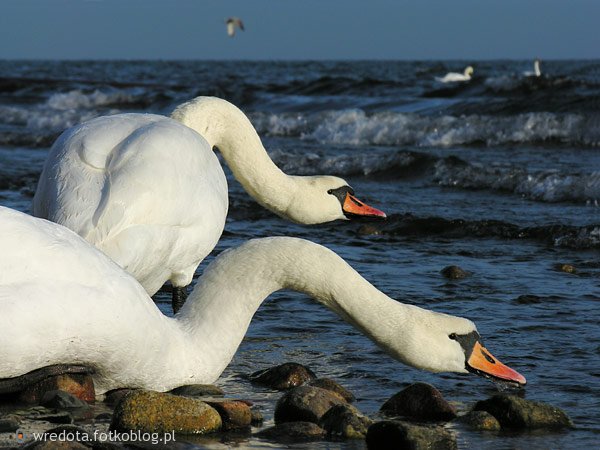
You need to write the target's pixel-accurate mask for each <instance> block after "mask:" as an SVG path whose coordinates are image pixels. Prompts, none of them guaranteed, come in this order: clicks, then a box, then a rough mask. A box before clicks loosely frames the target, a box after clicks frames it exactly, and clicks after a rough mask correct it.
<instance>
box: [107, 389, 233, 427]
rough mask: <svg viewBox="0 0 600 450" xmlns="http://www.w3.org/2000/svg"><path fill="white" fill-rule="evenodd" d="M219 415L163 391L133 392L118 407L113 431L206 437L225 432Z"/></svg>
mask: <svg viewBox="0 0 600 450" xmlns="http://www.w3.org/2000/svg"><path fill="white" fill-rule="evenodd" d="M221 425H222V421H221V416H220V415H219V413H218V412H217V411H216V410H215V409H214V408H212V407H211V406H209V405H208V404H206V403H204V402H202V401H200V400H196V399H194V398H189V397H181V396H177V395H172V394H166V393H163V392H154V391H143V390H139V391H132V392H131V393H129V394H127V395H126V396H125V397H123V399H122V400H121V401H120V402H119V403H118V404H117V406H116V407H115V411H114V415H113V420H112V423H111V425H110V428H111V430H115V431H126V430H142V431H148V432H163V433H164V432H170V431H172V430H175V432H176V433H182V434H206V433H212V432H214V431H219V430H220V429H221Z"/></svg>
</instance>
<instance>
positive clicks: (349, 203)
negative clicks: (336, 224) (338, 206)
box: [342, 193, 387, 219]
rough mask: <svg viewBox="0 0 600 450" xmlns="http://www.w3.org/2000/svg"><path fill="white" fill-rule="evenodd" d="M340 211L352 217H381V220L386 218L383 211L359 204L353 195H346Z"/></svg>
mask: <svg viewBox="0 0 600 450" xmlns="http://www.w3.org/2000/svg"><path fill="white" fill-rule="evenodd" d="M342 210H343V211H344V213H345V214H350V215H353V216H363V217H381V218H382V219H384V218H386V217H387V216H386V215H385V213H384V212H383V211H380V210H378V209H377V208H373V207H371V206H369V205H367V204H366V203H363V202H361V201H360V200H359V199H357V198H356V197H355V196H354V195H350V194H349V193H346V199H345V200H344V204H343V205H342Z"/></svg>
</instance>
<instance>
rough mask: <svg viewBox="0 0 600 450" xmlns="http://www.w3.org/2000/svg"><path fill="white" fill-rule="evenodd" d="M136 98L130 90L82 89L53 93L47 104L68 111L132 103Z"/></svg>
mask: <svg viewBox="0 0 600 450" xmlns="http://www.w3.org/2000/svg"><path fill="white" fill-rule="evenodd" d="M134 100H135V96H134V95H133V94H132V93H130V92H128V91H123V90H112V91H111V92H102V91H100V90H98V89H96V90H95V91H93V92H91V93H89V94H86V93H83V92H82V91H80V90H74V91H69V92H64V93H57V94H52V95H51V96H50V98H48V101H47V102H46V104H47V106H49V107H50V108H53V109H56V110H61V111H67V110H73V109H91V108H95V107H98V106H106V105H114V104H120V103H132V102H133V101H134Z"/></svg>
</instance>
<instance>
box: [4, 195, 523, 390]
mask: <svg viewBox="0 0 600 450" xmlns="http://www.w3.org/2000/svg"><path fill="white" fill-rule="evenodd" d="M0 251H1V252H2V258H1V259H0V330H2V331H1V332H0V378H3V379H4V378H12V377H17V376H20V375H22V374H25V373H28V372H30V371H32V370H35V369H38V368H41V367H45V366H49V365H54V364H83V365H87V366H90V367H92V368H94V369H95V371H96V374H95V383H96V387H97V391H98V392H99V393H102V392H105V391H106V390H109V389H113V388H118V387H125V386H126V387H140V388H147V389H154V390H159V391H166V390H170V389H172V388H174V387H176V386H180V385H184V384H192V383H212V382H214V381H215V380H216V379H217V378H218V377H219V375H220V374H221V373H222V372H223V370H224V369H225V367H226V366H227V365H228V364H229V362H230V360H231V358H232V357H233V355H234V353H235V352H236V350H237V348H238V346H239V344H240V342H241V341H242V338H243V337H244V334H245V333H246V330H247V329H248V326H249V324H250V321H251V319H252V316H253V315H254V313H255V312H256V310H257V309H258V307H259V305H260V304H261V303H262V302H263V300H264V299H265V298H266V297H267V296H268V295H269V294H271V293H272V292H274V291H277V290H279V289H284V288H286V289H292V290H296V291H301V292H305V293H307V294H308V295H310V296H311V297H313V298H314V299H316V300H317V301H318V302H320V303H321V304H323V305H325V306H327V307H328V308H330V309H331V310H333V311H334V312H336V313H337V314H339V315H340V316H341V317H342V318H343V319H344V320H346V321H347V322H349V323H351V324H352V325H353V326H355V327H356V328H358V329H359V330H361V331H362V332H363V333H364V334H366V335H367V336H368V337H369V338H371V339H372V340H373V341H374V342H375V343H377V344H378V345H379V346H380V347H381V348H382V349H383V350H385V351H386V352H387V353H388V354H389V355H391V356H392V357H394V358H396V359H398V360H400V361H402V362H404V363H406V364H409V365H411V366H414V367H417V368H421V369H426V370H430V371H434V372H441V371H452V372H461V373H462V372H467V371H475V372H477V373H482V374H488V375H491V376H495V377H499V378H502V379H507V380H512V381H515V382H518V383H521V384H525V378H524V377H523V376H521V375H520V374H518V373H517V372H515V371H514V370H512V369H510V368H508V367H506V366H504V365H502V364H501V363H500V362H499V361H497V360H495V359H493V357H492V356H491V355H489V353H488V352H487V351H486V350H485V349H484V348H483V347H482V346H481V343H480V339H479V335H478V334H477V331H476V328H475V325H474V324H473V322H471V321H469V320H467V319H463V318H460V317H454V316H449V315H446V314H440V313H435V312H431V311H427V310H424V309H421V308H418V307H416V306H412V305H404V304H401V303H398V302H397V301H395V300H392V299H391V298H389V297H388V296H386V295H384V294H383V293H382V292H380V291H379V290H377V289H376V288H375V287H373V286H372V285H371V284H370V283H369V282H368V281H366V280H365V279H364V278H362V277H361V276H360V275H359V274H358V273H357V272H356V271H354V270H353V269H352V268H351V267H350V266H349V265H348V264H347V263H346V262H345V261H344V260H342V259H341V258H340V257H339V256H337V255H336V254H335V253H334V252H332V251H330V250H328V249H326V248H324V247H322V246H320V245H317V244H314V243H311V242H309V241H305V240H302V239H297V238H288V237H278V238H263V239H255V240H251V241H249V242H247V243H245V244H244V245H242V246H240V247H238V248H236V249H233V250H229V251H226V252H224V253H222V254H221V255H220V256H219V257H218V258H217V259H215V261H213V263H212V264H210V266H209V267H208V268H207V269H206V270H205V271H204V274H203V275H202V277H201V278H200V279H199V280H198V283H197V285H196V287H195V288H194V290H193V291H192V293H191V294H190V296H189V298H188V301H187V302H186V304H185V305H184V306H183V308H182V310H181V311H180V312H179V313H178V314H177V315H176V316H175V317H174V318H170V317H167V316H165V315H163V314H162V313H161V312H160V311H159V310H158V308H157V307H156V305H155V304H154V303H153V302H152V300H151V299H150V297H149V296H148V295H147V294H146V292H145V291H144V289H143V288H142V287H141V285H140V284H139V283H137V281H135V279H133V278H132V277H131V276H130V275H128V274H127V273H126V272H125V271H123V270H122V269H121V268H120V267H118V266H117V265H116V264H115V263H114V262H113V261H111V260H110V259H109V258H108V257H106V256H105V255H104V254H102V253H101V252H100V251H98V250H97V249H95V248H94V247H92V246H91V245H89V244H88V243H87V242H86V241H84V240H83V239H82V238H80V237H79V236H77V235H76V234H75V233H73V232H72V231H70V230H68V229H67V228H64V227H61V226H60V225H57V224H55V223H52V222H48V221H45V220H42V219H36V218H33V217H31V216H28V215H26V214H23V213H20V212H17V211H14V210H10V209H8V208H2V207H0Z"/></svg>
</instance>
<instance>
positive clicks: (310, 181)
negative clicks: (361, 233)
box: [284, 176, 386, 224]
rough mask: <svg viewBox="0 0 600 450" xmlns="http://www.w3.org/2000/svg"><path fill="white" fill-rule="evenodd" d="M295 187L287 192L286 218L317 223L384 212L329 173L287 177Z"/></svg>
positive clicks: (377, 216)
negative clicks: (288, 198) (292, 193)
mask: <svg viewBox="0 0 600 450" xmlns="http://www.w3.org/2000/svg"><path fill="white" fill-rule="evenodd" d="M291 178H292V179H293V180H294V182H295V184H296V189H295V190H294V195H292V196H291V198H290V202H289V204H288V207H287V209H286V210H285V211H284V215H285V217H286V218H288V219H290V220H292V221H294V222H297V223H303V224H317V223H325V222H331V221H334V220H339V219H342V220H348V219H352V218H355V217H372V218H380V219H384V218H385V217H386V214H385V213H384V212H383V211H380V210H379V209H377V208H373V207H371V206H369V205H367V204H366V203H364V202H362V201H361V200H359V199H358V198H356V197H355V196H354V190H353V189H352V188H351V187H350V186H349V185H348V183H346V181H344V180H343V179H341V178H338V177H333V176H303V177H299V176H298V177H297V176H294V177H291Z"/></svg>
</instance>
